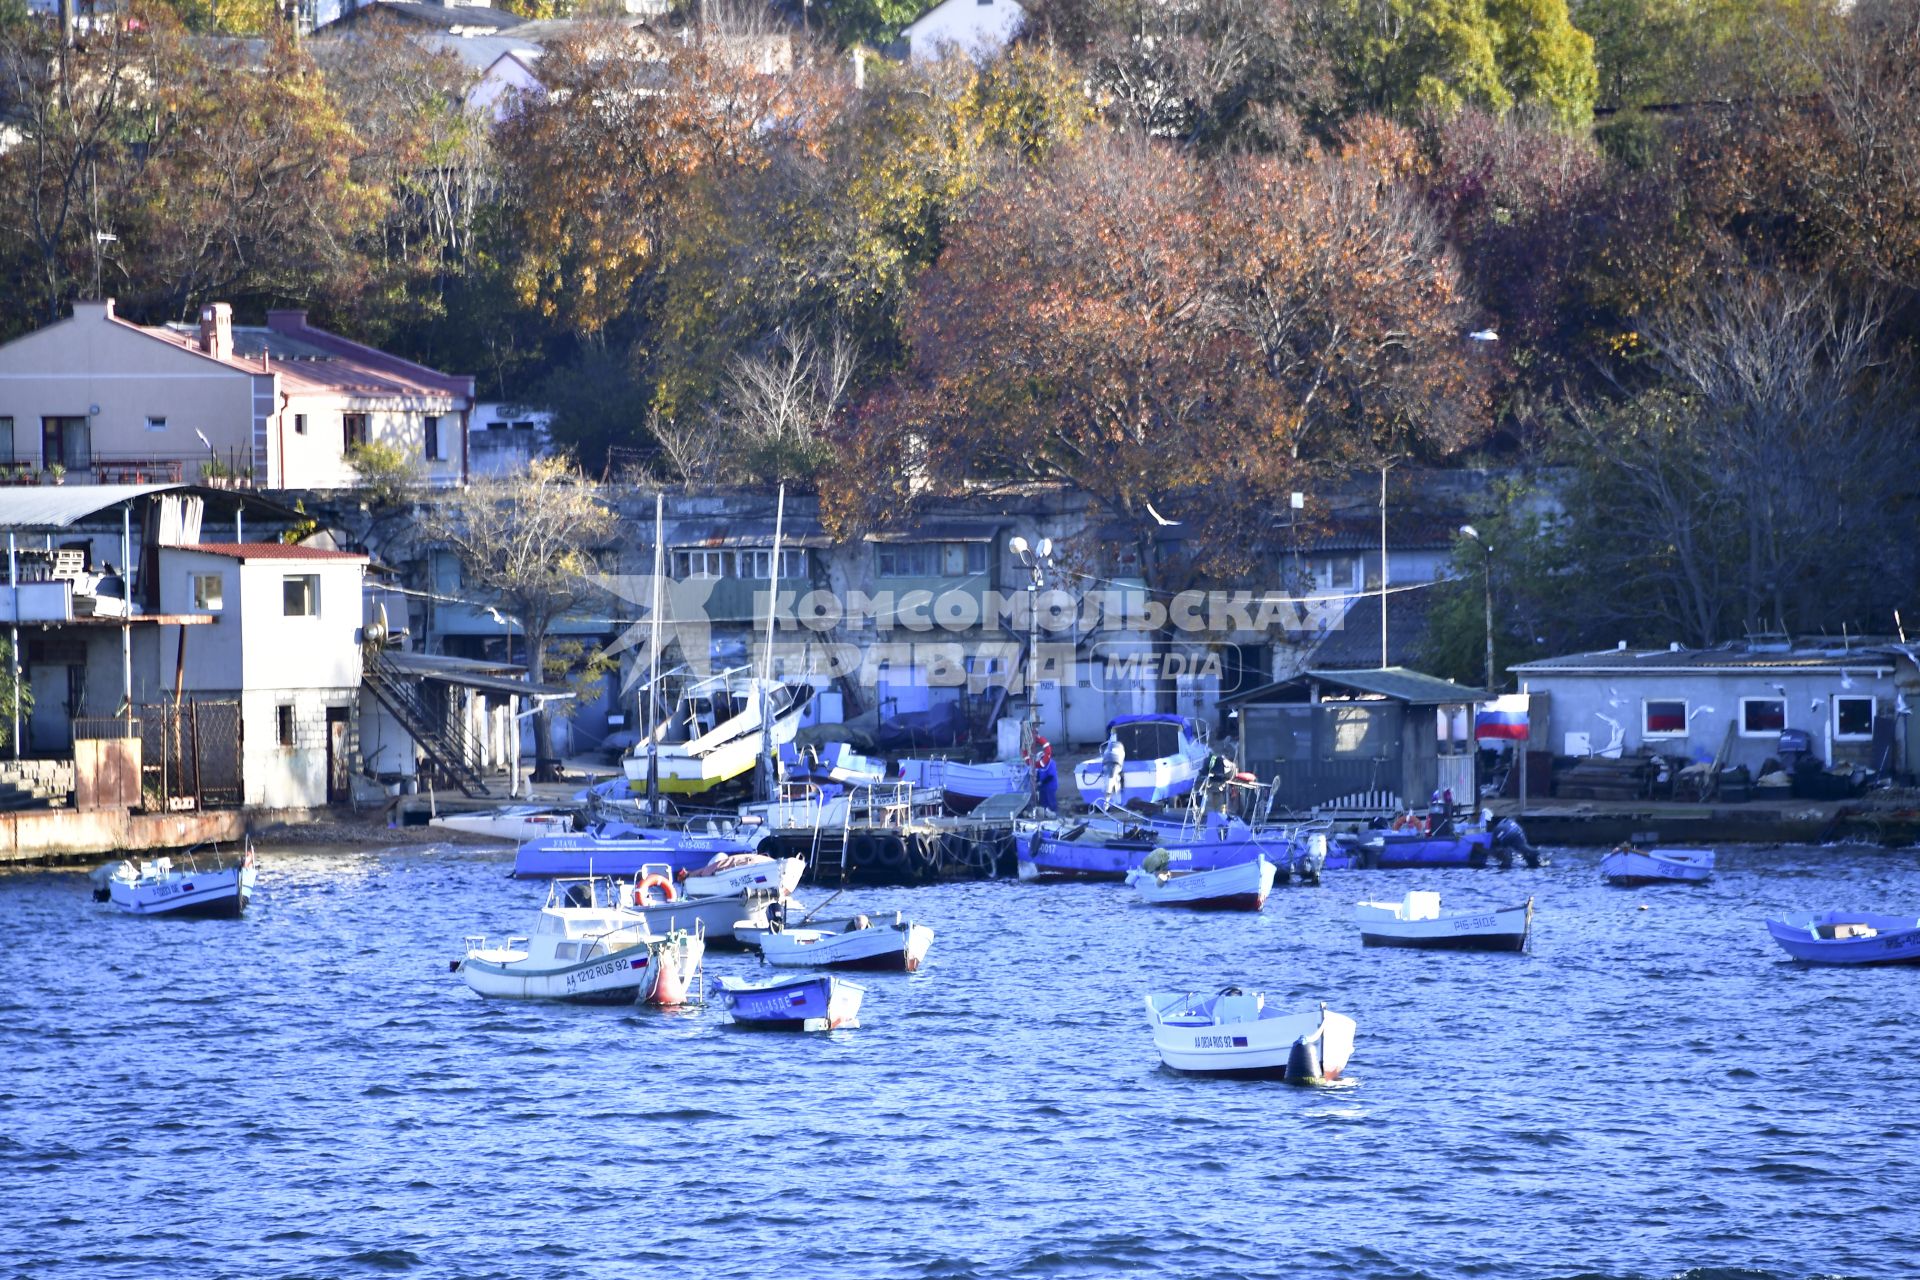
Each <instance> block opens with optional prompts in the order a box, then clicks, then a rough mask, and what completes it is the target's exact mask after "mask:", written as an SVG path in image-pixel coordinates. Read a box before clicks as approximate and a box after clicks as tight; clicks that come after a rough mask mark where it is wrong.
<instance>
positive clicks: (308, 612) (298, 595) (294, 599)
mask: <svg viewBox="0 0 1920 1280" xmlns="http://www.w3.org/2000/svg"><path fill="white" fill-rule="evenodd" d="M280 589H281V591H282V593H283V594H282V596H281V599H282V601H283V607H282V609H281V612H282V613H283V614H284V615H285V616H287V617H289V618H311V617H313V616H314V615H315V614H317V613H319V612H320V578H319V575H317V574H312V573H290V574H288V575H287V576H286V577H284V578H282V579H281V580H280Z"/></svg>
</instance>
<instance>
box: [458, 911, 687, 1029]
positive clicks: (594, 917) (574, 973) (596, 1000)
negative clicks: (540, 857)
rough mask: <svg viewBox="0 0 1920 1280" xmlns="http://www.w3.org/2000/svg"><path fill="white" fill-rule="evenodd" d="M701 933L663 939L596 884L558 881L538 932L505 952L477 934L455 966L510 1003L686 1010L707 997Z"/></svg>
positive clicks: (486, 992)
mask: <svg viewBox="0 0 1920 1280" xmlns="http://www.w3.org/2000/svg"><path fill="white" fill-rule="evenodd" d="M705 955H706V939H705V936H704V932H703V931H702V930H700V929H699V928H695V929H694V930H693V931H691V932H688V931H685V930H678V929H676V930H674V931H673V932H671V933H667V934H657V933H654V932H651V931H650V930H648V929H647V928H646V926H645V923H644V922H643V921H640V920H636V919H633V918H631V917H629V916H627V915H625V914H624V913H622V912H621V910H620V909H619V907H618V905H617V904H615V903H611V902H602V901H600V895H599V893H598V892H597V891H596V888H595V885H594V882H593V881H591V880H556V881H555V882H554V883H553V886H552V888H550V889H549V890H548V893H547V904H546V906H544V907H543V908H541V911H540V915H539V918H538V919H536V920H535V921H534V924H533V928H532V930H531V931H530V932H529V933H527V934H525V935H518V936H511V937H508V938H507V939H506V940H505V941H504V943H502V944H501V945H498V946H493V945H489V942H488V940H487V939H486V938H484V937H480V936H469V937H468V938H467V954H466V957H465V959H462V960H456V961H454V963H453V965H452V968H453V969H454V970H455V972H457V973H459V974H460V975H461V976H462V977H463V978H465V979H466V983H467V985H468V986H469V987H471V988H472V989H473V990H474V991H475V992H477V993H478V994H480V995H483V996H489V997H493V998H497V999H507V1000H567V1001H572V1002H574V1003H578V1004H634V1003H639V1004H659V1005H678V1004H684V1003H686V1001H687V1000H688V998H689V997H690V996H691V995H693V994H696V993H697V992H698V991H699V981H700V967H701V961H702V960H703V959H704V957H705Z"/></svg>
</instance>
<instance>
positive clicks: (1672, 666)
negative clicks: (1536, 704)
mask: <svg viewBox="0 0 1920 1280" xmlns="http://www.w3.org/2000/svg"><path fill="white" fill-rule="evenodd" d="M1892 662H1893V655H1892V654H1889V653H1886V652H1883V651H1882V650H1880V649H1879V648H1877V647H1873V646H1860V645H1855V646H1853V647H1852V648H1845V647H1841V646H1837V645H1836V646H1835V647H1833V648H1831V649H1826V648H1822V649H1810V648H1804V647H1802V648H1795V649H1773V650H1768V649H1751V648H1747V647H1746V646H1744V645H1742V646H1740V647H1738V648H1731V647H1730V648H1723V649H1598V650H1595V651H1593V652H1590V653H1570V654H1566V655H1564V656H1562V657H1558V658H1536V659H1534V660H1533V661H1532V662H1522V663H1517V664H1516V665H1515V666H1514V667H1513V670H1515V671H1525V672H1528V673H1530V674H1539V675H1551V674H1571V675H1631V674H1637V673H1640V672H1646V671H1663V672H1674V673H1680V672H1687V671H1749V672H1751V671H1820V670H1833V671H1837V670H1840V669H1841V668H1843V667H1845V668H1850V669H1852V670H1855V671H1858V670H1860V669H1862V668H1865V667H1871V666H1875V665H1876V664H1877V665H1881V666H1891V665H1892Z"/></svg>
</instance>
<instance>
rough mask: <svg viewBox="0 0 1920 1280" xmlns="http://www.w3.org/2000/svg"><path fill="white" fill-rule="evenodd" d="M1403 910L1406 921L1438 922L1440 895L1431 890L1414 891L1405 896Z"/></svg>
mask: <svg viewBox="0 0 1920 1280" xmlns="http://www.w3.org/2000/svg"><path fill="white" fill-rule="evenodd" d="M1405 908H1406V915H1405V918H1406V919H1408V920H1438V919H1439V918H1440V895H1439V894H1437V893H1435V892H1433V890H1431V889H1415V890H1413V891H1412V892H1411V893H1409V894H1407V900H1406V903H1405Z"/></svg>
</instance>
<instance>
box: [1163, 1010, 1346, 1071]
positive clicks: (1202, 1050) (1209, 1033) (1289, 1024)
mask: <svg viewBox="0 0 1920 1280" xmlns="http://www.w3.org/2000/svg"><path fill="white" fill-rule="evenodd" d="M1146 1001H1147V1022H1148V1023H1149V1024H1150V1025H1151V1026H1152V1027H1153V1043H1154V1046H1155V1047H1156V1048H1157V1049H1159V1050H1160V1060H1161V1061H1162V1062H1164V1063H1166V1065H1167V1066H1169V1067H1171V1068H1173V1069H1174V1070H1175V1071H1194V1072H1204V1073H1207V1074H1211V1075H1236V1076H1279V1077H1282V1078H1284V1079H1285V1080H1286V1081H1287V1082H1288V1083H1289V1084H1324V1083H1325V1082H1327V1081H1329V1080H1338V1079H1339V1078H1340V1073H1341V1072H1342V1071H1344V1070H1346V1067H1347V1059H1348V1058H1349V1057H1351V1056H1352V1055H1353V1033H1354V1023H1353V1019H1352V1018H1349V1017H1347V1016H1346V1015H1345V1014H1341V1013H1334V1012H1332V1011H1331V1010H1329V1009H1328V1008H1327V1006H1326V1005H1324V1004H1323V1005H1321V1006H1320V1009H1319V1011H1318V1012H1317V1013H1281V1012H1280V1011H1279V1010H1278V1009H1272V1008H1269V1007H1267V999H1266V997H1265V996H1264V995H1262V994H1261V993H1259V992H1258V991H1244V990H1242V989H1241V988H1239V987H1228V988H1226V989H1225V990H1223V991H1221V992H1220V993H1219V994H1218V995H1212V996H1201V995H1196V994H1194V993H1193V992H1181V991H1160V992H1152V993H1150V994H1148V996H1147V997H1146Z"/></svg>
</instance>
